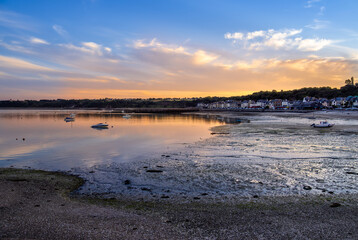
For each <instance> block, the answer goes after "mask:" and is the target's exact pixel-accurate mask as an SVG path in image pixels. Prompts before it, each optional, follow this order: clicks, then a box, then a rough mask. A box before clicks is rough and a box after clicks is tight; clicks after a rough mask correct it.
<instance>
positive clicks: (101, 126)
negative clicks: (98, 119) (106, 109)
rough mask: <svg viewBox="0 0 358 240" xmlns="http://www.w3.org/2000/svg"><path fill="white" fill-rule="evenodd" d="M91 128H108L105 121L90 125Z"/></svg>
mask: <svg viewBox="0 0 358 240" xmlns="http://www.w3.org/2000/svg"><path fill="white" fill-rule="evenodd" d="M91 127H92V128H108V124H106V123H98V124H95V125H92V126H91Z"/></svg>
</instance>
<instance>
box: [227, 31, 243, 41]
mask: <svg viewBox="0 0 358 240" xmlns="http://www.w3.org/2000/svg"><path fill="white" fill-rule="evenodd" d="M224 37H225V38H226V39H237V40H242V39H243V38H244V34H243V33H240V32H236V33H226V34H225V36H224Z"/></svg>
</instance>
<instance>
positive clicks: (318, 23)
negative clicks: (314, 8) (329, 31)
mask: <svg viewBox="0 0 358 240" xmlns="http://www.w3.org/2000/svg"><path fill="white" fill-rule="evenodd" d="M329 24H330V21H326V20H319V19H314V20H313V23H311V24H309V25H306V27H307V28H311V29H314V30H319V29H325V28H327V27H328V26H329Z"/></svg>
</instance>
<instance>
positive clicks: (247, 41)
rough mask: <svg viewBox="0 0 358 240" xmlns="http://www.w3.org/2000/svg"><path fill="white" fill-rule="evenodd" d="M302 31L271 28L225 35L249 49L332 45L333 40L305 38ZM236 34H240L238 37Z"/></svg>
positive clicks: (306, 47)
mask: <svg viewBox="0 0 358 240" xmlns="http://www.w3.org/2000/svg"><path fill="white" fill-rule="evenodd" d="M300 33H302V29H285V30H280V31H278V30H274V29H269V30H267V31H263V30H260V31H254V32H248V33H241V32H237V33H226V34H225V35H224V37H225V38H226V39H234V41H233V42H234V43H239V44H242V45H243V47H244V48H245V49H248V50H256V51H260V50H264V49H268V48H270V49H275V50H280V49H284V50H291V49H295V50H300V51H318V50H321V49H322V48H324V47H326V46H328V45H330V44H331V43H332V42H333V41H331V40H327V39H319V38H306V39H305V38H303V37H301V36H299V34H300ZM235 36H240V38H237V37H235Z"/></svg>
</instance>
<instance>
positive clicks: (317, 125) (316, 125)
mask: <svg viewBox="0 0 358 240" xmlns="http://www.w3.org/2000/svg"><path fill="white" fill-rule="evenodd" d="M311 126H312V127H314V128H330V127H333V126H334V124H333V123H329V122H327V121H321V122H319V124H315V123H313V124H312V125H311Z"/></svg>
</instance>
